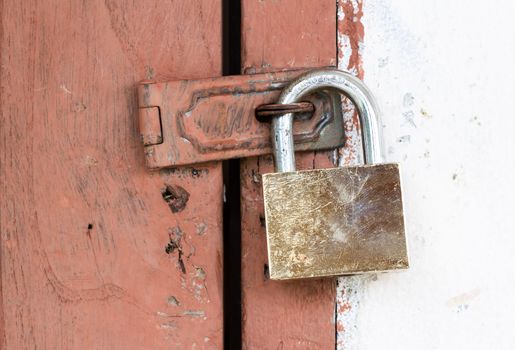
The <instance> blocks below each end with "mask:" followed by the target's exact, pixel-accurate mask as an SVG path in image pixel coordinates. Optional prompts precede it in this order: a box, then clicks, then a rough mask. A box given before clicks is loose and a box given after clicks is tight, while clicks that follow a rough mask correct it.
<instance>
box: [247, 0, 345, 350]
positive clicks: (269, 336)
mask: <svg viewBox="0 0 515 350" xmlns="http://www.w3.org/2000/svg"><path fill="white" fill-rule="evenodd" d="M242 4H243V16H242V38H243V44H242V56H243V59H242V69H243V71H244V72H246V73H252V72H263V71H274V70H281V69H287V68H293V67H314V66H327V65H335V64H336V4H335V2H334V1H330V0H327V1H326V0H323V1H309V0H302V1H298V0H297V1H293V0H283V1H258V0H244V1H243V3H242ZM332 160H333V152H322V153H320V154H318V155H314V154H313V153H305V154H303V155H300V156H298V157H297V167H298V168H299V169H308V168H312V167H313V166H315V165H316V166H317V167H329V166H333V162H332ZM272 171H273V165H272V158H271V157H260V158H249V159H246V160H243V161H242V163H241V179H242V189H241V192H242V231H243V232H242V299H243V305H242V309H243V348H244V349H331V348H334V344H335V315H334V310H335V287H334V284H335V282H334V280H331V279H326V280H310V281H293V282H285V281H280V282H277V281H270V280H269V278H268V276H267V273H268V272H267V256H266V235H265V230H264V225H263V224H264V214H263V197H262V190H261V186H262V184H261V181H260V174H262V173H267V172H272Z"/></svg>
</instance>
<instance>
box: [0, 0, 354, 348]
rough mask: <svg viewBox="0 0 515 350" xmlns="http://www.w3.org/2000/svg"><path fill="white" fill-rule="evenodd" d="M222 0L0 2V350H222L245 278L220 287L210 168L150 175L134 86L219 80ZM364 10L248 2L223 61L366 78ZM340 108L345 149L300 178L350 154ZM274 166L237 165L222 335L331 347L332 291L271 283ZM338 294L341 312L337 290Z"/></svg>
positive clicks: (216, 187) (257, 68) (310, 163)
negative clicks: (266, 226)
mask: <svg viewBox="0 0 515 350" xmlns="http://www.w3.org/2000/svg"><path fill="white" fill-rule="evenodd" d="M231 3H232V4H235V2H231V1H224V4H222V0H194V1H158V0H156V1H141V2H137V1H127V0H106V1H97V0H92V1H74V0H66V1H59V0H48V1H44V2H42V1H35V0H27V1H15V0H4V1H2V2H1V3H0V4H1V14H0V16H1V29H0V62H1V66H0V69H1V70H0V75H1V90H0V94H1V96H0V108H1V115H0V121H1V124H0V175H1V197H0V254H1V258H0V268H1V276H2V279H1V285H0V288H1V289H0V291H1V301H2V303H1V304H0V335H1V337H0V338H1V342H0V344H1V346H2V349H222V348H223V347H224V345H223V332H224V326H223V324H224V305H223V304H224V303H223V299H224V297H223V296H224V283H229V282H231V285H233V286H234V285H236V288H240V287H239V285H238V284H239V282H240V281H236V282H237V283H234V281H231V278H234V276H231V275H230V274H227V275H226V277H225V280H224V273H223V271H224V267H223V261H224V254H225V257H227V256H228V255H230V254H236V252H234V251H233V250H234V249H235V247H234V246H231V245H228V244H227V240H226V246H225V252H224V244H223V242H224V240H223V227H224V225H223V220H222V218H223V200H224V193H223V187H224V185H223V179H222V162H211V163H208V164H199V165H198V166H193V167H180V168H174V169H163V170H160V171H153V172H151V171H149V170H148V169H147V168H146V166H145V161H144V155H143V149H142V146H141V143H140V140H139V133H138V128H137V114H138V113H137V98H136V85H137V83H138V82H139V81H141V80H143V79H151V80H155V81H166V80H172V79H185V78H202V77H216V76H220V75H221V74H222V56H223V55H222V54H223V51H224V50H223V47H222V46H223V45H222V28H223V27H222V17H223V15H222V8H223V7H222V5H224V6H226V7H227V6H230V5H231ZM356 6H357V7H356ZM359 6H360V5H359V3H358V5H355V4H354V3H351V2H350V1H341V2H340V4H339V7H338V8H337V5H336V3H335V1H334V0H320V1H310V0H302V1H293V0H280V1H260V0H242V1H241V7H242V13H241V38H242V41H241V60H236V61H233V62H241V70H242V72H243V73H246V74H252V73H257V72H263V71H276V70H284V69H291V68H299V67H318V66H327V65H336V64H338V60H340V67H342V68H348V69H353V70H354V72H355V73H356V74H361V70H360V67H359V55H358V49H357V44H358V42H359V41H360V40H361V39H362V38H361V36H360V35H362V32H361V31H360V28H359V20H358V21H354V20H353V18H356V17H359V16H360V12H359ZM337 13H339V14H340V16H337ZM225 19H227V18H225ZM232 30H233V31H234V28H233V29H232ZM338 30H339V31H340V36H338V35H337V32H338ZM238 31H239V27H238ZM339 37H340V38H346V39H345V41H340V44H338V38H339ZM227 54H230V55H234V54H235V53H234V52H228V51H227V50H226V55H227ZM342 62H343V63H342ZM348 108H349V110H348V113H346V115H347V121H346V129H347V130H346V131H347V132H348V134H349V135H350V136H351V138H350V139H349V140H350V141H355V142H350V143H349V142H347V146H346V148H345V149H344V151H342V152H340V153H338V152H336V153H335V152H334V151H328V152H318V153H308V154H303V155H301V156H299V158H298V162H299V167H301V168H309V167H329V166H334V165H335V164H336V163H338V162H339V163H342V162H350V161H352V160H353V159H355V158H356V156H355V154H356V150H357V149H358V148H359V142H357V141H356V135H357V134H356V132H355V125H356V118H355V117H353V112H352V110H351V109H350V107H348ZM352 137H354V139H353V138H352ZM271 170H272V163H271V158H270V157H260V158H249V159H245V160H242V162H241V222H242V225H241V226H242V236H241V289H238V290H237V291H236V293H241V295H242V305H241V311H242V314H241V315H239V314H238V315H237V314H235V313H234V312H235V311H234V310H236V312H239V310H238V307H237V308H236V309H231V310H232V311H231V313H230V314H226V315H225V321H226V325H233V324H234V322H233V323H231V322H227V318H228V317H236V320H237V322H238V323H239V320H240V317H241V331H242V336H241V337H242V340H241V345H242V347H243V348H246V349H329V348H334V346H335V342H336V331H339V332H340V333H339V334H342V332H343V331H344V328H345V327H346V325H345V324H344V323H340V324H338V326H337V320H338V319H339V317H337V315H336V314H335V308H336V300H337V295H336V286H335V282H334V281H332V280H319V281H308V282H300V283H298V282H297V283H284V284H278V283H271V282H270V281H269V280H268V279H267V276H266V253H265V252H266V245H265V236H264V230H263V227H262V225H261V221H262V204H261V193H260V183H259V181H256V174H260V173H263V172H266V171H271ZM233 180H234V179H231V181H233ZM236 181H237V182H236V185H237V186H239V182H238V180H236ZM226 187H227V188H232V189H234V184H233V185H232V186H229V184H227V186H226ZM177 193H179V194H180V196H177ZM230 196H231V193H226V198H229V197H230ZM177 197H180V198H177ZM232 209H234V208H232ZM229 210H231V208H229ZM238 248H239V247H238ZM236 256H238V259H239V255H238V254H237V255H236ZM226 261H227V259H226ZM235 266H236V265H235ZM239 266H240V264H237V266H236V268H238V269H239ZM232 268H233V269H234V266H233V267H232ZM227 271H231V270H230V269H226V272H227ZM340 290H345V289H344V288H340ZM228 293H232V294H233V295H234V293H235V291H234V289H233V290H232V291H230V292H227V291H226V299H227V295H228ZM338 300H340V305H339V306H338V310H340V315H343V314H344V313H345V312H346V311H347V310H349V304H348V303H346V301H345V293H344V294H343V295H340V297H339V299H338ZM227 310H228V309H226V311H227ZM236 330H237V331H238V332H239V331H240V328H239V327H236ZM226 331H227V330H226ZM236 338H237V337H236ZM339 339H340V338H339ZM227 344H232V347H231V346H229V345H227ZM239 345H240V344H237V345H236V347H234V343H233V342H227V341H226V348H238V347H239Z"/></svg>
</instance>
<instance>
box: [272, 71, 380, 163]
mask: <svg viewBox="0 0 515 350" xmlns="http://www.w3.org/2000/svg"><path fill="white" fill-rule="evenodd" d="M320 90H336V91H338V92H339V93H341V94H343V95H345V96H347V97H348V98H349V99H350V100H351V101H352V103H353V104H354V106H355V107H356V109H357V110H358V114H359V122H360V125H361V135H362V136H361V137H362V140H363V142H362V144H363V151H364V155H365V163H367V164H375V163H381V162H382V160H383V156H382V147H381V132H380V128H379V124H380V122H379V108H378V107H377V104H376V102H375V99H374V98H373V96H372V93H371V92H370V90H369V89H368V88H367V87H366V86H365V84H364V83H363V82H362V81H361V80H359V79H358V78H356V77H354V76H353V75H351V74H349V73H347V72H343V71H340V70H337V69H322V70H314V71H311V72H308V73H306V74H303V75H302V76H300V77H299V78H297V79H296V80H295V81H293V82H292V83H290V85H288V86H287V87H286V88H284V90H283V91H282V93H281V95H280V97H279V101H278V103H279V104H288V103H295V102H299V101H300V99H301V98H302V97H304V96H306V95H308V94H310V93H313V92H316V91H320ZM272 144H273V147H274V159H275V171H276V172H288V171H295V150H294V146H293V114H292V113H288V114H285V115H283V116H280V117H276V118H274V119H273V120H272Z"/></svg>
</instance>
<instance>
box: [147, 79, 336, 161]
mask: <svg viewBox="0 0 515 350" xmlns="http://www.w3.org/2000/svg"><path fill="white" fill-rule="evenodd" d="M305 72H307V70H306V69H300V70H290V71H283V72H276V73H266V74H254V75H241V76H226V77H218V78H209V79H198V80H176V81H169V82H164V83H156V82H148V81H146V82H142V83H141V84H140V85H139V86H138V101H139V125H140V136H141V140H142V142H143V145H144V148H145V158H146V162H147V165H148V167H149V168H152V169H157V168H164V167H172V166H180V165H188V164H197V163H204V162H208V161H213V160H223V159H229V158H244V157H250V156H257V155H264V154H270V153H272V144H271V141H270V125H269V124H268V123H262V122H259V121H258V120H257V119H256V111H255V110H256V108H257V107H258V106H260V105H264V104H269V103H271V102H275V101H276V100H277V98H278V97H279V94H280V92H281V90H282V89H283V88H284V87H285V86H286V85H288V84H289V83H290V82H291V81H292V80H294V79H295V78H296V77H298V76H299V75H301V74H303V73H305ZM304 101H306V102H309V105H310V106H311V105H312V106H313V109H314V112H313V113H310V114H308V115H307V116H306V115H303V116H300V118H298V119H297V120H296V122H295V123H294V126H293V138H294V142H295V148H296V150H298V151H309V150H322V149H332V148H337V147H339V146H341V145H342V144H343V141H344V138H343V135H344V131H343V121H342V108H341V99H340V96H339V95H338V94H335V93H326V92H324V91H317V92H314V93H313V94H310V95H309V96H306V97H305V99H304Z"/></svg>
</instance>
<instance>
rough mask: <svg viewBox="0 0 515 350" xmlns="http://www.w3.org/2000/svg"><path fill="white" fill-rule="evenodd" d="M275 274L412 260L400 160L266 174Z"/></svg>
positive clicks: (395, 265)
mask: <svg viewBox="0 0 515 350" xmlns="http://www.w3.org/2000/svg"><path fill="white" fill-rule="evenodd" d="M263 195H264V200H265V218H266V228H267V238H268V259H269V268H270V277H271V278H272V279H292V278H310V277H321V276H333V275H346V274H353V273H358V272H377V271H385V270H392V269H402V268H407V267H408V256H407V249H406V237H405V231H404V217H403V206H402V195H401V187H400V177H399V166H398V164H380V165H364V166H354V167H344V168H333V169H315V170H307V171H297V172H292V173H270V174H265V175H263Z"/></svg>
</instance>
